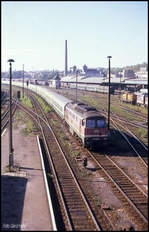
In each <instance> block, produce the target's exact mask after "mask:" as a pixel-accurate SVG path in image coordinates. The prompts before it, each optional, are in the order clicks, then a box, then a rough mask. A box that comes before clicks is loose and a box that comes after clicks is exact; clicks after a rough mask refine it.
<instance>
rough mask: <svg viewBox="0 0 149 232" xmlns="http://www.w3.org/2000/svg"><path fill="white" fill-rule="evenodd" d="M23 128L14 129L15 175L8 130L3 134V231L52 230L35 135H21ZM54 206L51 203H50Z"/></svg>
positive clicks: (52, 222)
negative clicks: (11, 164) (10, 155)
mask: <svg viewBox="0 0 149 232" xmlns="http://www.w3.org/2000/svg"><path fill="white" fill-rule="evenodd" d="M23 127H24V125H21V127H18V128H17V129H13V148H14V166H16V167H18V169H16V170H17V171H15V172H9V171H8V169H7V168H6V167H7V165H8V162H9V131H8V129H6V131H5V132H4V133H3V134H2V135H1V154H2V156H1V180H2V184H1V196H2V197H1V219H2V221H1V229H2V230H3V231H5V230H7V231H8V230H9V231H13V230H14V231H15V230H16V231H19V230H22V231H23V230H24V231H53V230H56V229H55V228H56V225H54V223H55V222H54V221H53V218H52V214H51V209H50V207H49V201H48V197H47V192H46V188H45V186H46V184H45V180H44V167H43V166H42V163H41V157H40V156H41V154H40V149H39V147H38V142H37V137H36V136H26V135H24V134H23V133H22V130H23ZM51 206H52V203H51Z"/></svg>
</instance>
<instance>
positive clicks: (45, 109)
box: [35, 95, 52, 113]
mask: <svg viewBox="0 0 149 232" xmlns="http://www.w3.org/2000/svg"><path fill="white" fill-rule="evenodd" d="M35 98H36V99H37V100H38V102H39V103H40V105H41V107H42V108H43V110H44V112H45V113H49V112H51V111H52V108H51V107H50V106H48V105H47V104H46V103H45V102H44V101H43V100H42V98H41V97H38V96H37V95H35Z"/></svg>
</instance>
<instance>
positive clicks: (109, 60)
mask: <svg viewBox="0 0 149 232" xmlns="http://www.w3.org/2000/svg"><path fill="white" fill-rule="evenodd" d="M107 58H108V59H109V94H108V130H110V77H111V70H110V58H112V56H107Z"/></svg>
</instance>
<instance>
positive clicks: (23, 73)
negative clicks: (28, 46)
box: [23, 64, 24, 98]
mask: <svg viewBox="0 0 149 232" xmlns="http://www.w3.org/2000/svg"><path fill="white" fill-rule="evenodd" d="M23 98H24V64H23Z"/></svg>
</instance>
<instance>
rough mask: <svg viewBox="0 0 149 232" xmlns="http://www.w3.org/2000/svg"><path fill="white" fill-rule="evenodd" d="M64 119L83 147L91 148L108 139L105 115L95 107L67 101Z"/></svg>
mask: <svg viewBox="0 0 149 232" xmlns="http://www.w3.org/2000/svg"><path fill="white" fill-rule="evenodd" d="M65 120H66V122H67V124H68V125H69V127H70V131H71V132H72V134H76V135H77V136H78V137H79V138H80V139H81V141H82V143H83V146H84V147H87V148H92V147H94V146H96V145H101V144H103V143H105V142H106V141H107V140H108V129H107V125H106V120H105V117H104V116H102V115H101V114H100V113H99V112H98V111H97V110H96V109H95V108H92V107H89V106H87V105H85V104H83V103H79V102H77V103H76V102H74V103H69V104H68V105H67V107H66V109H65Z"/></svg>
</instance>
